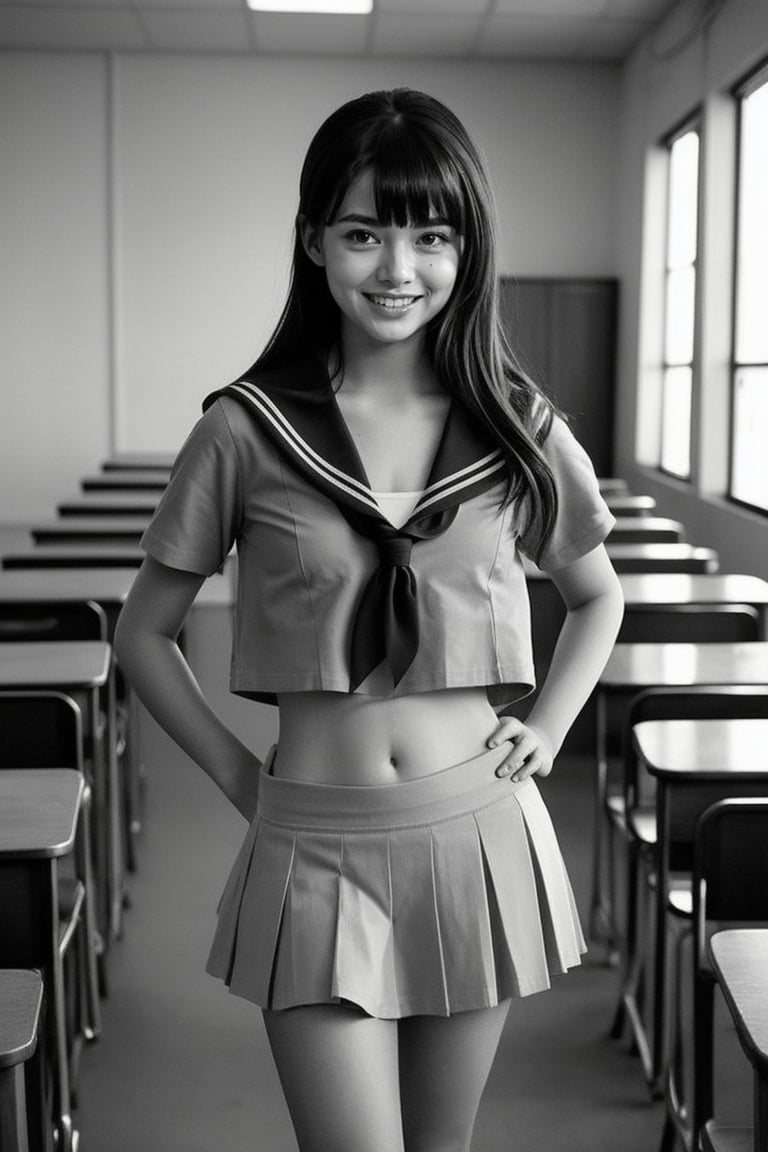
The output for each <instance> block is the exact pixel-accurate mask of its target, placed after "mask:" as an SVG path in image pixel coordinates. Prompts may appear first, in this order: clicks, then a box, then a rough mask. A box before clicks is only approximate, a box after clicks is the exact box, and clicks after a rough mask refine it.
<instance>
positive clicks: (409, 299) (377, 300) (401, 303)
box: [371, 296, 416, 311]
mask: <svg viewBox="0 0 768 1152" xmlns="http://www.w3.org/2000/svg"><path fill="white" fill-rule="evenodd" d="M415 299H416V297H415V296H398V297H396V298H395V297H392V296H371V300H372V301H373V303H374V304H381V305H382V306H383V307H384V308H391V309H392V310H393V311H397V309H398V308H407V307H408V305H409V304H413V302H414V300H415Z"/></svg>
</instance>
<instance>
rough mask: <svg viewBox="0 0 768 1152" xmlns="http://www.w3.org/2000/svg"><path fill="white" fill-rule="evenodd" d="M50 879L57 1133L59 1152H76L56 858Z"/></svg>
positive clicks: (51, 1010)
mask: <svg viewBox="0 0 768 1152" xmlns="http://www.w3.org/2000/svg"><path fill="white" fill-rule="evenodd" d="M49 879H50V885H51V900H50V910H51V932H50V946H51V954H50V966H49V967H50V973H51V1003H50V1005H49V1011H48V1016H47V1020H48V1023H47V1028H48V1032H49V1038H50V1045H51V1047H50V1051H51V1053H52V1055H53V1058H54V1060H55V1065H56V1066H55V1068H54V1070H53V1116H54V1125H55V1129H56V1132H57V1137H58V1139H57V1142H56V1152H75V1149H76V1147H77V1134H76V1133H75V1130H74V1125H73V1123H72V1114H71V1101H70V1095H69V1061H68V1058H67V1026H66V1015H65V1006H64V996H65V992H64V972H63V970H62V963H61V953H60V951H59V899H58V865H57V861H56V858H55V857H54V858H53V859H52V860H51V861H50V870H49Z"/></svg>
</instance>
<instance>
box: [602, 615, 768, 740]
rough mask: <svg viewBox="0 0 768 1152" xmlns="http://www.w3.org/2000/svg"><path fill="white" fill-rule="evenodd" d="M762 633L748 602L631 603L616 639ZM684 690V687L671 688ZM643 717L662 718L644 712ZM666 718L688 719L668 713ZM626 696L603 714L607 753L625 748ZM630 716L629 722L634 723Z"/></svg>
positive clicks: (717, 638) (701, 640)
mask: <svg viewBox="0 0 768 1152" xmlns="http://www.w3.org/2000/svg"><path fill="white" fill-rule="evenodd" d="M761 635H762V630H761V621H760V614H759V613H758V611H757V609H756V608H755V607H754V606H753V605H751V604H676V605H670V606H664V607H657V606H655V605H653V604H650V605H640V604H638V605H634V606H633V607H631V608H629V609H628V610H627V611H626V613H625V615H624V619H623V621H622V624H621V628H620V629H619V635H618V637H617V643H618V642H621V643H628V644H718V643H720V644H722V643H735V642H740V641H750V642H751V641H753V640H759V639H760V638H761ZM675 691H683V692H685V691H687V689H680V690H678V689H675ZM643 718H644V719H648V720H650V719H655V720H661V719H664V717H662V716H646V717H643ZM667 719H670V720H674V719H680V720H685V719H688V717H687V716H673V715H670V716H669V717H667ZM626 722H627V697H626V696H622V695H617V696H615V697H614V698H612V699H611V701H610V703H609V706H608V710H607V715H606V741H607V748H608V752H609V754H611V755H619V754H621V750H622V749H624V751H625V752H626V751H627V749H628V748H629V746H630V745H629V743H628V742H627V741H626V739H625V740H624V741H623V743H621V732H622V730H623V731H624V732H625V733H626V732H627V731H628V729H627V723H626ZM638 722H639V718H638V720H632V721H631V723H638Z"/></svg>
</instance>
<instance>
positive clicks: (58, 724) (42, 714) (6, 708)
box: [0, 691, 106, 1095]
mask: <svg viewBox="0 0 768 1152" xmlns="http://www.w3.org/2000/svg"><path fill="white" fill-rule="evenodd" d="M5 768H73V769H74V770H75V771H77V772H79V773H80V774H81V775H83V776H84V778H85V779H86V780H87V772H86V769H85V762H84V757H83V725H82V716H81V713H80V709H79V708H78V706H77V704H76V703H75V702H74V701H73V700H71V699H70V697H69V696H66V695H65V694H64V693H61V692H54V691H37V692H31V691H0V770H2V769H5ZM93 840H94V828H93V807H92V804H91V789H90V785H89V784H88V785H87V786H86V788H85V791H84V798H83V808H82V813H81V820H80V825H79V832H78V838H77V843H76V849H75V855H74V858H73V860H72V861H71V862H70V866H69V868H68V869H67V868H66V867H65V868H64V869H62V872H61V875H60V883H59V902H58V903H59V917H60V924H59V928H60V950H61V954H62V958H64V957H65V956H67V954H68V952H69V948H70V944H73V945H74V946H75V955H74V963H73V965H72V969H73V972H72V978H71V979H70V980H69V982H68V1005H67V1007H68V1013H67V1020H68V1029H67V1031H68V1064H69V1068H70V1074H71V1075H70V1079H71V1090H72V1093H73V1095H74V1094H75V1090H76V1085H77V1073H78V1067H79V1056H80V1051H81V1048H82V1043H83V1041H85V1040H88V1041H90V1040H94V1039H96V1038H97V1037H98V1035H99V1034H100V1032H101V1006H100V1000H99V989H100V988H101V989H104V988H105V987H106V976H105V973H104V945H103V940H102V938H101V936H100V933H99V931H98V927H97V917H96V897H95V893H96V882H95V878H94V874H93V857H92V844H93ZM99 968H101V974H100V973H99Z"/></svg>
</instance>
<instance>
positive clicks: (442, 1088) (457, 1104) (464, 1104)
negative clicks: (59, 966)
mask: <svg viewBox="0 0 768 1152" xmlns="http://www.w3.org/2000/svg"><path fill="white" fill-rule="evenodd" d="M508 1010H509V1001H505V1002H504V1003H502V1004H499V1005H497V1006H496V1007H495V1008H481V1009H479V1010H478V1011H476V1012H457V1013H456V1015H455V1016H448V1017H441V1016H411V1017H409V1018H407V1019H405V1020H401V1021H400V1033H399V1048H400V1099H401V1108H402V1116H403V1131H404V1136H405V1148H406V1152H437V1150H440V1152H443V1150H446V1152H467V1150H468V1149H469V1146H470V1141H471V1139H472V1129H473V1127H474V1123H475V1117H476V1115H477V1109H478V1106H479V1104H480V1097H481V1096H482V1094H483V1089H484V1087H485V1084H486V1081H487V1079H488V1074H489V1072H490V1070H491V1065H492V1064H493V1058H494V1056H495V1055H496V1049H497V1048H498V1044H499V1040H500V1038H501V1033H502V1030H503V1028H504V1022H505V1020H506V1018H507V1012H508Z"/></svg>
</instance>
